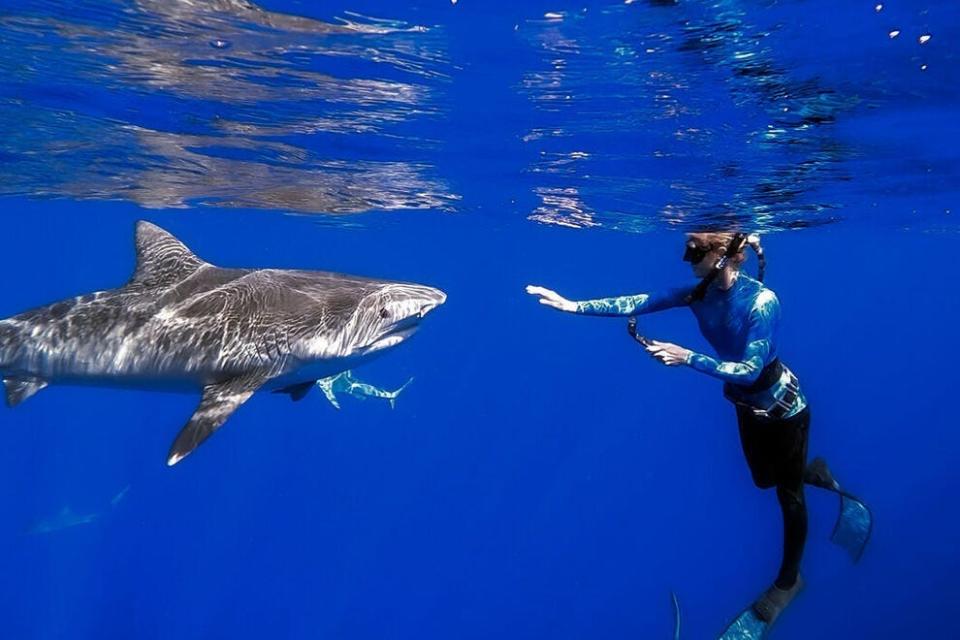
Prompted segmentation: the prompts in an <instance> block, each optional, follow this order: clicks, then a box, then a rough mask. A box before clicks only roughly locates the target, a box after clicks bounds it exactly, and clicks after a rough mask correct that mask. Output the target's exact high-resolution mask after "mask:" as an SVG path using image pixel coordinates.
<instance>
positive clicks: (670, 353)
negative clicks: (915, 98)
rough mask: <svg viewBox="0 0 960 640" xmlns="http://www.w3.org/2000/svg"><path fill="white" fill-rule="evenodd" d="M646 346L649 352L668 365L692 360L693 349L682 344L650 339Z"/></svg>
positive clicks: (671, 365)
mask: <svg viewBox="0 0 960 640" xmlns="http://www.w3.org/2000/svg"><path fill="white" fill-rule="evenodd" d="M645 346H646V348H647V353H649V354H650V355H652V356H653V357H654V358H656V359H657V360H659V361H660V362H662V363H663V364H665V365H667V366H668V367H673V366H676V365H678V364H687V363H688V362H689V361H690V356H691V355H693V351H690V349H684V348H683V347H681V346H680V345H676V344H672V343H670V342H660V341H659V340H650V341H649V342H648V343H647V344H646V345H645Z"/></svg>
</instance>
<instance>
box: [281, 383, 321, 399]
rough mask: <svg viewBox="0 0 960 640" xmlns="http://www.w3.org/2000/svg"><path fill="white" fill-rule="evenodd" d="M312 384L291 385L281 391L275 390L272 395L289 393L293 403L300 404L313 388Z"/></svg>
mask: <svg viewBox="0 0 960 640" xmlns="http://www.w3.org/2000/svg"><path fill="white" fill-rule="evenodd" d="M313 385H314V383H313V382H301V383H300V384H292V385H290V386H289V387H284V388H283V389H277V390H276V391H274V393H289V394H290V399H291V400H293V401H294V402H300V401H301V400H303V399H304V398H305V397H306V396H307V394H308V393H310V389H312V388H313Z"/></svg>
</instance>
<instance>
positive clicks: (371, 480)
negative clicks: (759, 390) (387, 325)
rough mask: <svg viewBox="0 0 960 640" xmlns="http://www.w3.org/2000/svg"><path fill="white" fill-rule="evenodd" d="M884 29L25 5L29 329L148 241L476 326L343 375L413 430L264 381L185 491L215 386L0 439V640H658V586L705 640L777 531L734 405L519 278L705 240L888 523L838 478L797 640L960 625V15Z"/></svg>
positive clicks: (3, 115) (854, 16)
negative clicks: (775, 337) (707, 235)
mask: <svg viewBox="0 0 960 640" xmlns="http://www.w3.org/2000/svg"><path fill="white" fill-rule="evenodd" d="M876 4H877V3H876V2H856V3H844V4H843V5H842V6H837V5H836V3H828V2H825V1H823V0H808V1H799V0H796V1H793V0H781V1H779V2H776V1H770V0H766V1H761V0H756V1H747V0H743V1H740V2H737V1H734V0H718V1H714V2H694V1H693V0H690V1H684V0H680V1H679V2H678V3H675V4H674V3H669V2H653V1H652V0H649V1H647V0H637V1H636V2H632V3H629V4H627V3H617V2H597V3H592V2H591V3H585V2H581V3H569V2H562V1H559V0H558V1H556V2H551V3H547V2H540V1H539V0H537V1H533V2H523V3H508V2H483V3H481V2H477V1H475V0H458V2H457V3H456V4H452V3H450V2H449V0H446V1H444V2H441V1H439V0H437V1H435V2H430V3H426V2H414V3H377V2H372V1H369V0H357V1H356V2H352V3H350V4H344V3H343V2H335V3H326V4H323V5H322V6H320V5H315V4H313V3H309V2H297V1H294V0H289V1H276V2H264V3H262V4H261V5H259V6H255V5H252V4H247V3H245V2H240V1H238V0H207V1H200V0H196V1H192V2H188V1H187V0H179V1H176V0H171V1H168V2H159V1H154V0H129V1H110V0H100V1H96V2H95V1H93V0H84V1H82V2H76V3H61V2H49V1H34V2H27V1H23V0H13V1H12V2H8V3H6V4H5V5H4V7H3V8H2V9H0V63H2V68H3V70H4V74H3V79H2V80H0V127H2V132H3V135H2V137H0V194H2V197H0V206H2V208H3V214H4V215H3V221H4V228H3V233H2V234H0V251H2V255H3V256H4V266H5V277H4V278H3V285H2V288H0V290H2V296H0V317H6V316H9V315H13V314H15V313H18V312H20V311H23V310H25V309H28V308H30V307H34V306H38V305H41V304H47V303H49V302H52V301H54V300H57V299H60V298H64V297H68V296H73V295H76V294H79V293H83V292H89V291H93V290H99V289H104V288H109V287H113V286H118V285H120V284H122V283H123V282H124V281H125V280H126V279H127V278H128V277H129V274H130V273H131V271H132V269H133V260H134V255H133V227H134V223H135V221H136V220H138V219H148V220H151V221H153V222H155V223H157V224H159V225H161V226H163V227H164V228H167V229H168V230H170V231H171V232H173V233H175V234H177V235H178V236H179V237H180V238H181V239H182V240H183V241H184V242H186V243H187V244H188V245H189V246H191V247H192V248H193V249H194V250H195V251H196V252H197V253H198V254H199V255H200V256H201V257H203V258H205V259H207V260H209V261H211V262H214V263H216V264H220V265H225V266H273V267H290V268H312V269H324V270H332V271H342V272H346V273H355V274H363V275H369V276H374V277H383V278H390V279H403V280H410V281H415V282H422V283H425V284H430V285H433V286H437V287H440V288H442V289H443V290H444V291H446V292H447V293H448V294H449V300H448V302H447V303H446V305H444V306H443V307H442V308H440V309H438V310H437V311H435V312H434V313H433V314H432V315H431V317H429V318H427V320H426V322H425V326H424V328H423V330H422V331H421V332H420V333H419V335H417V336H416V337H415V338H414V339H412V340H411V341H410V343H409V344H405V345H403V346H401V347H400V348H398V349H397V350H396V351H395V352H392V353H389V354H387V355H385V356H384V357H383V358H381V359H379V360H377V361H376V362H373V363H371V364H370V365H367V366H364V367H362V368H360V369H358V370H357V371H356V375H357V376H358V377H360V378H361V379H364V380H368V381H370V382H373V383H375V384H378V385H382V386H387V387H394V386H399V385H400V384H401V383H402V382H403V381H405V380H406V379H407V378H408V377H411V376H412V377H414V378H415V380H414V383H413V384H412V385H411V386H410V387H409V389H408V390H406V391H405V392H404V393H403V395H402V396H401V397H400V398H399V400H398V402H397V406H396V408H395V409H393V410H391V409H390V408H389V406H388V405H386V404H385V403H379V402H375V401H372V400H368V401H366V402H358V401H356V400H355V399H352V398H349V397H348V398H344V399H343V400H342V405H343V408H342V409H341V410H340V411H337V410H335V409H334V408H333V407H332V406H330V404H329V403H327V401H326V400H325V399H324V398H323V397H322V395H321V394H319V393H313V394H312V395H311V396H309V397H308V398H307V399H305V400H304V401H303V402H299V403H291V402H290V401H289V399H287V398H285V397H281V396H277V395H268V394H259V395H257V396H255V397H254V398H253V399H252V400H251V401H250V402H248V403H247V404H246V405H244V406H243V407H242V408H241V409H240V410H239V411H238V412H237V414H236V415H234V416H233V418H232V419H231V420H230V422H229V423H228V424H227V425H226V426H225V427H224V428H223V429H222V430H221V431H219V432H218V433H217V434H216V435H215V436H214V437H213V438H212V439H211V440H210V441H209V442H207V443H206V444H204V445H203V446H202V447H201V448H199V449H198V450H197V451H196V452H195V453H194V454H193V455H191V456H190V457H189V458H188V459H187V460H185V461H183V462H182V463H180V464H179V465H177V466H176V467H173V468H167V467H166V465H165V464H164V463H165V454H166V451H167V448H168V447H169V443H170V442H171V440H172V439H173V437H174V436H175V435H176V433H177V431H178V430H179V429H180V427H181V426H182V425H183V423H184V422H185V420H186V419H187V417H188V416H189V415H190V413H191V412H192V411H193V409H194V408H195V406H196V402H197V398H196V397H195V396H191V395H186V394H184V395H177V394H166V393H149V392H137V391H120V390H112V389H95V388H76V387H54V388H50V389H46V390H43V391H42V392H40V393H39V394H38V395H37V396H36V397H35V398H32V399H30V400H29V401H28V402H26V403H24V404H23V405H22V406H19V407H17V408H16V409H14V410H4V412H3V429H4V434H5V438H6V446H4V447H3V448H2V450H0V468H2V469H3V482H2V485H3V486H4V487H5V490H4V491H3V493H2V495H3V509H2V515H0V544H2V547H3V548H4V549H5V553H4V554H3V556H2V557H3V560H2V566H0V575H2V576H3V579H2V580H0V614H2V618H3V620H4V623H3V629H4V631H3V634H2V635H3V637H10V638H24V639H32V638H43V639H46V638H98V639H99V638H171V637H177V638H203V639H207V638H237V637H241V638H246V637H251V638H254V637H256V638H260V637H277V638H345V639H350V640H353V639H363V638H376V639H384V638H418V639H419V638H465V639H468V638H491V637H503V638H551V639H561V638H571V639H573V638H669V637H672V636H671V633H672V625H673V618H672V612H671V605H670V596H669V594H670V592H671V591H674V592H676V593H677V594H678V597H679V599H680V603H681V607H682V610H683V616H684V624H683V637H684V638H685V639H690V638H711V637H716V634H717V633H718V632H719V631H720V630H721V629H722V627H723V626H724V624H725V623H726V622H727V621H729V619H731V618H732V617H733V616H734V615H735V614H736V613H737V612H738V610H739V609H741V608H742V607H743V606H745V605H746V604H747V603H749V602H750V601H751V600H752V599H753V598H754V597H755V596H756V595H757V594H758V593H760V592H761V591H762V590H763V589H764V588H765V586H766V585H767V584H769V582H770V580H771V579H772V578H773V576H774V573H775V570H776V567H777V564H778V562H779V551H780V535H781V534H780V516H779V509H778V507H777V504H776V500H775V498H774V495H773V493H772V492H769V491H767V492H763V491H758V490H756V489H754V488H753V485H752V483H751V481H750V476H749V472H748V470H747V467H746V464H745V463H744V461H743V458H742V454H741V452H740V449H739V442H738V439H737V431H736V423H735V419H734V412H733V409H732V408H731V406H730V405H729V404H728V403H727V402H726V401H725V400H724V399H723V398H722V396H721V393H720V384H719V383H718V382H717V381H715V380H713V379H710V378H707V377H706V376H702V375H699V374H697V373H696V372H693V371H691V370H689V369H666V368H664V367H662V366H661V365H659V364H657V363H655V362H653V361H652V360H651V359H649V358H648V357H646V355H645V354H643V353H642V352H641V351H640V350H639V349H638V347H637V346H636V345H635V343H633V342H632V341H631V340H630V339H629V338H628V337H627V335H626V332H625V331H624V326H623V322H622V321H618V320H609V319H597V318H583V317H575V316H570V315H564V314H559V313H555V312H552V311H550V310H548V309H544V308H542V307H540V306H538V305H537V304H536V303H535V301H534V300H532V299H531V298H530V297H529V296H527V295H526V294H525V293H524V292H523V287H524V285H526V284H528V283H538V284H544V285H547V286H551V287H553V288H556V289H558V290H559V291H560V292H562V293H564V294H567V295H569V296H570V297H572V298H579V299H582V298H588V297H597V296H601V295H611V294H618V293H627V292H638V291H645V290H649V289H656V288H660V287H663V286H668V285H672V284H676V283H678V282H689V281H690V275H689V268H688V266H687V265H685V264H684V263H682V262H681V261H680V255H681V253H682V248H683V236H682V232H683V231H689V230H693V229H698V228H701V227H704V226H710V227H731V226H737V227H738V228H744V229H751V230H758V231H761V232H763V233H764V236H763V237H764V244H765V246H766V250H767V254H768V259H769V266H768V269H767V283H768V284H769V286H771V287H772V288H773V289H774V290H776V291H777V293H778V295H779V297H780V299H781V301H782V304H783V308H784V314H785V320H784V326H783V329H782V335H781V340H780V345H781V346H780V353H781V356H782V357H783V358H784V359H785V360H786V362H787V363H788V364H789V365H790V367H791V368H792V369H793V370H794V371H795V372H796V373H797V374H798V375H799V376H800V378H801V380H802V382H803V385H804V389H805V390H806V392H807V395H808V397H809V399H810V401H811V406H812V415H813V423H812V426H811V453H812V454H822V455H825V456H826V457H827V458H828V459H829V460H830V461H831V465H832V467H833V468H834V471H835V472H836V474H837V475H838V477H839V479H840V481H841V482H842V483H844V484H845V485H846V486H848V487H849V488H850V489H851V490H853V491H855V492H857V493H859V494H860V495H862V496H863V497H864V498H865V499H866V500H867V502H868V503H869V504H870V506H871V507H872V509H873V511H874V514H875V517H876V526H875V530H874V535H873V540H872V541H871V544H870V547H869V548H868V549H867V552H866V554H865V556H864V558H863V560H862V561H861V562H860V563H859V564H858V565H855V566H854V565H852V564H851V563H850V561H849V560H848V558H847V557H846V556H845V555H844V554H843V553H842V551H841V550H840V549H838V548H836V547H835V546H833V545H831V544H830V542H829V541H828V536H829V533H830V529H831V527H832V524H833V520H834V516H835V511H836V501H835V499H834V498H833V496H829V495H820V494H818V493H816V492H815V491H813V490H811V491H808V504H809V507H810V513H811V517H810V536H809V539H808V545H807V551H806V555H805V558H804V564H803V573H804V576H805V579H806V583H807V587H806V590H805V591H804V592H803V594H802V595H801V597H800V598H798V600H797V601H796V602H795V603H794V604H793V605H792V606H791V608H790V609H789V610H788V611H787V612H786V613H785V614H784V615H783V617H782V618H781V620H780V621H779V622H778V623H777V626H776V628H775V630H774V632H773V633H772V635H771V637H773V638H779V639H782V640H788V639H790V638H934V637H935V638H949V637H955V636H960V626H958V624H957V623H956V622H955V620H954V618H953V616H952V611H953V606H954V603H955V601H956V598H957V595H958V593H960V589H958V587H957V585H956V582H957V581H956V576H957V573H958V571H960V548H958V542H957V540H958V539H960V518H958V517H957V516H956V515H955V513H954V502H955V496H956V495H957V492H958V490H960V473H958V472H957V470H956V468H955V459H956V453H957V451H958V448H960V435H958V432H957V429H956V427H957V420H956V413H957V411H956V408H955V405H956V391H955V389H954V387H955V379H954V377H953V370H952V365H953V364H954V363H955V362H956V360H957V358H958V354H960V340H958V338H957V335H956V331H955V327H956V317H957V314H958V313H960V299H958V296H957V294H956V290H955V272H956V264H957V258H956V255H955V254H956V251H957V241H956V239H957V238H958V230H960V226H958V224H957V222H956V216H957V215H958V213H960V202H958V189H960V186H958V185H960V180H958V178H960V152H958V150H957V149H958V147H957V143H958V142H960V125H958V124H957V120H956V113H957V112H958V107H960V101H958V97H960V89H958V87H960V83H958V80H960V73H958V71H957V63H958V59H957V51H958V49H957V42H958V37H960V17H958V14H957V9H956V7H955V6H953V3H951V2H946V1H940V2H934V1H929V2H926V1H924V2H919V3H906V2H890V3H887V2H884V3H883V6H882V8H881V9H880V10H879V11H878V10H877V9H876ZM894 31H897V32H899V33H898V34H897V35H896V36H895V37H891V35H890V34H891V33H892V32H894ZM923 35H930V36H931V37H930V39H929V40H928V41H925V42H924V43H922V44H921V42H920V40H919V39H920V37H921V36H923ZM755 267H756V265H755V264H754V263H753V262H752V261H751V262H750V263H749V265H748V267H747V268H748V270H749V271H751V272H752V271H753V270H755ZM644 328H645V330H646V331H648V332H649V333H650V334H651V335H654V336H656V337H660V338H662V339H669V340H671V341H674V342H677V343H679V344H683V345H686V346H689V347H692V348H695V349H697V350H701V351H709V348H708V347H707V346H706V345H705V343H704V341H703V339H702V337H700V335H699V333H698V332H697V330H696V326H695V323H694V322H693V318H692V316H691V315H690V314H689V312H688V311H685V310H675V311H669V312H665V313H663V314H658V315H657V316H652V317H650V318H649V319H647V320H645V322H644ZM121 494H122V495H121ZM114 499H116V505H112V504H111V501H112V500H114ZM65 507H66V508H69V509H70V510H71V512H72V513H74V514H80V515H82V514H98V517H97V519H96V520H94V521H93V522H89V523H82V524H80V523H78V524H76V525H75V526H63V527H56V526H53V527H51V528H55V529H57V530H55V531H49V532H40V531H38V528H43V527H42V524H43V523H44V522H48V523H54V525H55V524H56V523H57V522H58V521H59V522H65V520H63V519H60V520H58V517H57V516H58V514H61V513H62V511H63V509H64V508H65Z"/></svg>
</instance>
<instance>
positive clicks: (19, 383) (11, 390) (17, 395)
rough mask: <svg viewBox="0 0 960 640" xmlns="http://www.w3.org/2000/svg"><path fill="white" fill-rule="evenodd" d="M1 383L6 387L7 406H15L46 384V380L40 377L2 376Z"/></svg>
mask: <svg viewBox="0 0 960 640" xmlns="http://www.w3.org/2000/svg"><path fill="white" fill-rule="evenodd" d="M3 384H4V386H5V387H6V389H7V406H8V407H15V406H17V405H18V404H20V403H21V402H23V401H24V400H26V399H27V398H29V397H30V396H32V395H33V394H35V393H36V392H37V391H40V389H43V388H44V387H45V386H47V381H46V380H43V379H41V378H4V379H3Z"/></svg>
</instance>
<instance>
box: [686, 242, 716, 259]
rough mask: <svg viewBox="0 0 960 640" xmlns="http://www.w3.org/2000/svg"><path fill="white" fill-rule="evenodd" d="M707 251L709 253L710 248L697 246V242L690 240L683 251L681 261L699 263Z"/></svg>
mask: <svg viewBox="0 0 960 640" xmlns="http://www.w3.org/2000/svg"><path fill="white" fill-rule="evenodd" d="M708 253H710V249H704V248H703V247H698V246H697V243H696V242H694V241H692V240H691V241H690V242H688V243H687V250H686V251H684V252H683V261H684V262H689V263H690V264H700V262H702V261H703V259H704V258H705V257H707V254H708Z"/></svg>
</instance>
